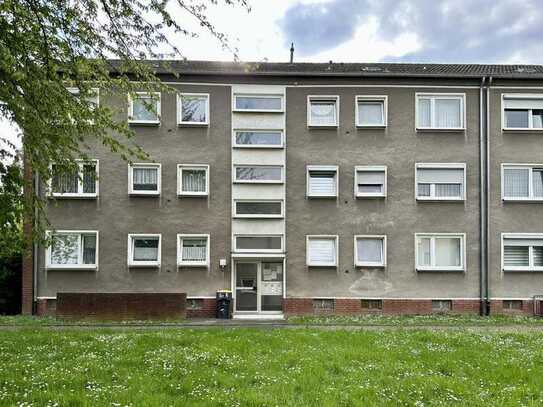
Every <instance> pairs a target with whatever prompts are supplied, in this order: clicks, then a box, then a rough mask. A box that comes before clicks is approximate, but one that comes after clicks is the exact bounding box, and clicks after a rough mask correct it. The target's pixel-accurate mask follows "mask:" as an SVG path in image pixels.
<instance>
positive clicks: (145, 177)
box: [128, 164, 161, 196]
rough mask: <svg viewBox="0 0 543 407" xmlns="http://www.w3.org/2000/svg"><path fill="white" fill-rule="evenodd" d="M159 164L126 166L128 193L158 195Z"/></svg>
mask: <svg viewBox="0 0 543 407" xmlns="http://www.w3.org/2000/svg"><path fill="white" fill-rule="evenodd" d="M160 178H161V166H160V164H132V165H129V166H128V193H129V194H130V195H153V196H157V195H160V183H161V181H160Z"/></svg>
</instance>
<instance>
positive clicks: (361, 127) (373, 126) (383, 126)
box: [356, 124, 387, 130]
mask: <svg viewBox="0 0 543 407" xmlns="http://www.w3.org/2000/svg"><path fill="white" fill-rule="evenodd" d="M356 128H357V129H359V130H364V129H368V130H371V129H376V130H384V129H386V128H387V125H386V124H357V125H356Z"/></svg>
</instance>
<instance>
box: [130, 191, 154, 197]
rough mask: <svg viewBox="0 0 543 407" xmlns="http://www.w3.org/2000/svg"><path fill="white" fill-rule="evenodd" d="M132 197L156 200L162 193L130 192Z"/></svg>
mask: <svg viewBox="0 0 543 407" xmlns="http://www.w3.org/2000/svg"><path fill="white" fill-rule="evenodd" d="M128 195H130V196H139V197H149V198H156V197H159V196H160V192H129V193H128Z"/></svg>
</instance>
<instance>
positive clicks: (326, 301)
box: [313, 298, 335, 313]
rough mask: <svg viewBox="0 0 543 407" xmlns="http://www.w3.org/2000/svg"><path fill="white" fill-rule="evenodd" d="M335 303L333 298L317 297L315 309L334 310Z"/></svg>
mask: <svg viewBox="0 0 543 407" xmlns="http://www.w3.org/2000/svg"><path fill="white" fill-rule="evenodd" d="M334 303H335V301H334V299H333V298H315V299H314V300H313V311H314V312H316V313H328V312H334V305H335V304H334Z"/></svg>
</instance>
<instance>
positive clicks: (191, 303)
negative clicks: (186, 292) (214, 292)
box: [187, 298, 204, 311]
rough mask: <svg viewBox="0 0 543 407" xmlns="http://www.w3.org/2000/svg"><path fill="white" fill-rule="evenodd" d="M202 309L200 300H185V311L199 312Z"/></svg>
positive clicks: (202, 304) (202, 301) (202, 303)
mask: <svg viewBox="0 0 543 407" xmlns="http://www.w3.org/2000/svg"><path fill="white" fill-rule="evenodd" d="M203 308H204V300H203V299H202V298H187V310H190V311H199V310H202V309H203Z"/></svg>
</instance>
